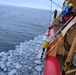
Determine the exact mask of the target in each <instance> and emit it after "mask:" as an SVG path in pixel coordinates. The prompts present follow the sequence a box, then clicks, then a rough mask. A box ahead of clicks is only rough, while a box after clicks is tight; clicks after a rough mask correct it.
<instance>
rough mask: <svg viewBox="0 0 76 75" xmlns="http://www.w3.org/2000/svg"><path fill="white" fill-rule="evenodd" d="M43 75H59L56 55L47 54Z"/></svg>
mask: <svg viewBox="0 0 76 75" xmlns="http://www.w3.org/2000/svg"><path fill="white" fill-rule="evenodd" d="M43 75H60V68H59V63H58V61H57V58H56V57H52V56H47V58H46V60H45V65H44V74H43Z"/></svg>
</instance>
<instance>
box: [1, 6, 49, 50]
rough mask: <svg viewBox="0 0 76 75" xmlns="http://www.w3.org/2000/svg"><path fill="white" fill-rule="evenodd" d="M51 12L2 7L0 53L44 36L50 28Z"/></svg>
mask: <svg viewBox="0 0 76 75" xmlns="http://www.w3.org/2000/svg"><path fill="white" fill-rule="evenodd" d="M49 16H50V11H48V10H41V9H33V8H25V7H16V6H7V5H0V51H8V50H12V49H15V46H16V45H19V44H20V42H24V41H25V40H27V41H29V40H32V39H34V37H37V36H38V35H41V34H44V33H45V31H46V30H47V28H48V27H49Z"/></svg>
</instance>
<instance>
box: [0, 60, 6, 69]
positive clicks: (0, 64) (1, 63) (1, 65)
mask: <svg viewBox="0 0 76 75" xmlns="http://www.w3.org/2000/svg"><path fill="white" fill-rule="evenodd" d="M0 67H1V68H2V69H4V68H5V64H4V63H3V62H2V61H0Z"/></svg>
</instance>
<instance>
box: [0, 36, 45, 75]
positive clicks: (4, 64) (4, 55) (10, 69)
mask: <svg viewBox="0 0 76 75" xmlns="http://www.w3.org/2000/svg"><path fill="white" fill-rule="evenodd" d="M42 37H43V35H39V36H38V37H35V38H34V40H30V41H25V42H23V43H20V45H19V46H16V49H15V50H10V51H8V52H1V53H0V59H1V61H0V68H1V72H0V75H42V73H43V68H44V65H43V62H41V61H40V60H37V59H36V55H37V54H38V51H39V50H41V49H42V45H41V41H42Z"/></svg>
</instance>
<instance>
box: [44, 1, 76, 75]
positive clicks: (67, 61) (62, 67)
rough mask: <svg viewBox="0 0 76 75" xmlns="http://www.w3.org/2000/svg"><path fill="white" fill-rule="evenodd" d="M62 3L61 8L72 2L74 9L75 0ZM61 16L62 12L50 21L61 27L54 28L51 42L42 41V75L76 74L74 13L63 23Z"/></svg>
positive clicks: (75, 18)
mask: <svg viewBox="0 0 76 75" xmlns="http://www.w3.org/2000/svg"><path fill="white" fill-rule="evenodd" d="M50 1H53V0H50ZM64 3H65V5H63V6H62V9H64V8H65V6H67V5H68V4H69V3H72V4H73V7H74V10H76V1H75V0H64ZM61 18H62V13H60V14H59V15H58V16H57V18H55V19H54V20H53V21H52V24H53V25H55V26H54V27H56V28H57V26H61V27H59V28H58V29H57V30H56V32H55V33H54V35H53V36H52V38H53V39H52V41H51V42H49V43H47V42H46V40H45V42H46V43H44V45H45V48H46V56H45V64H44V70H43V75H76V13H75V14H74V15H72V16H71V17H70V18H69V20H68V21H66V22H65V23H64V24H63V23H61V22H60V20H61ZM51 30H52V29H51ZM53 32H54V30H53Z"/></svg>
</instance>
